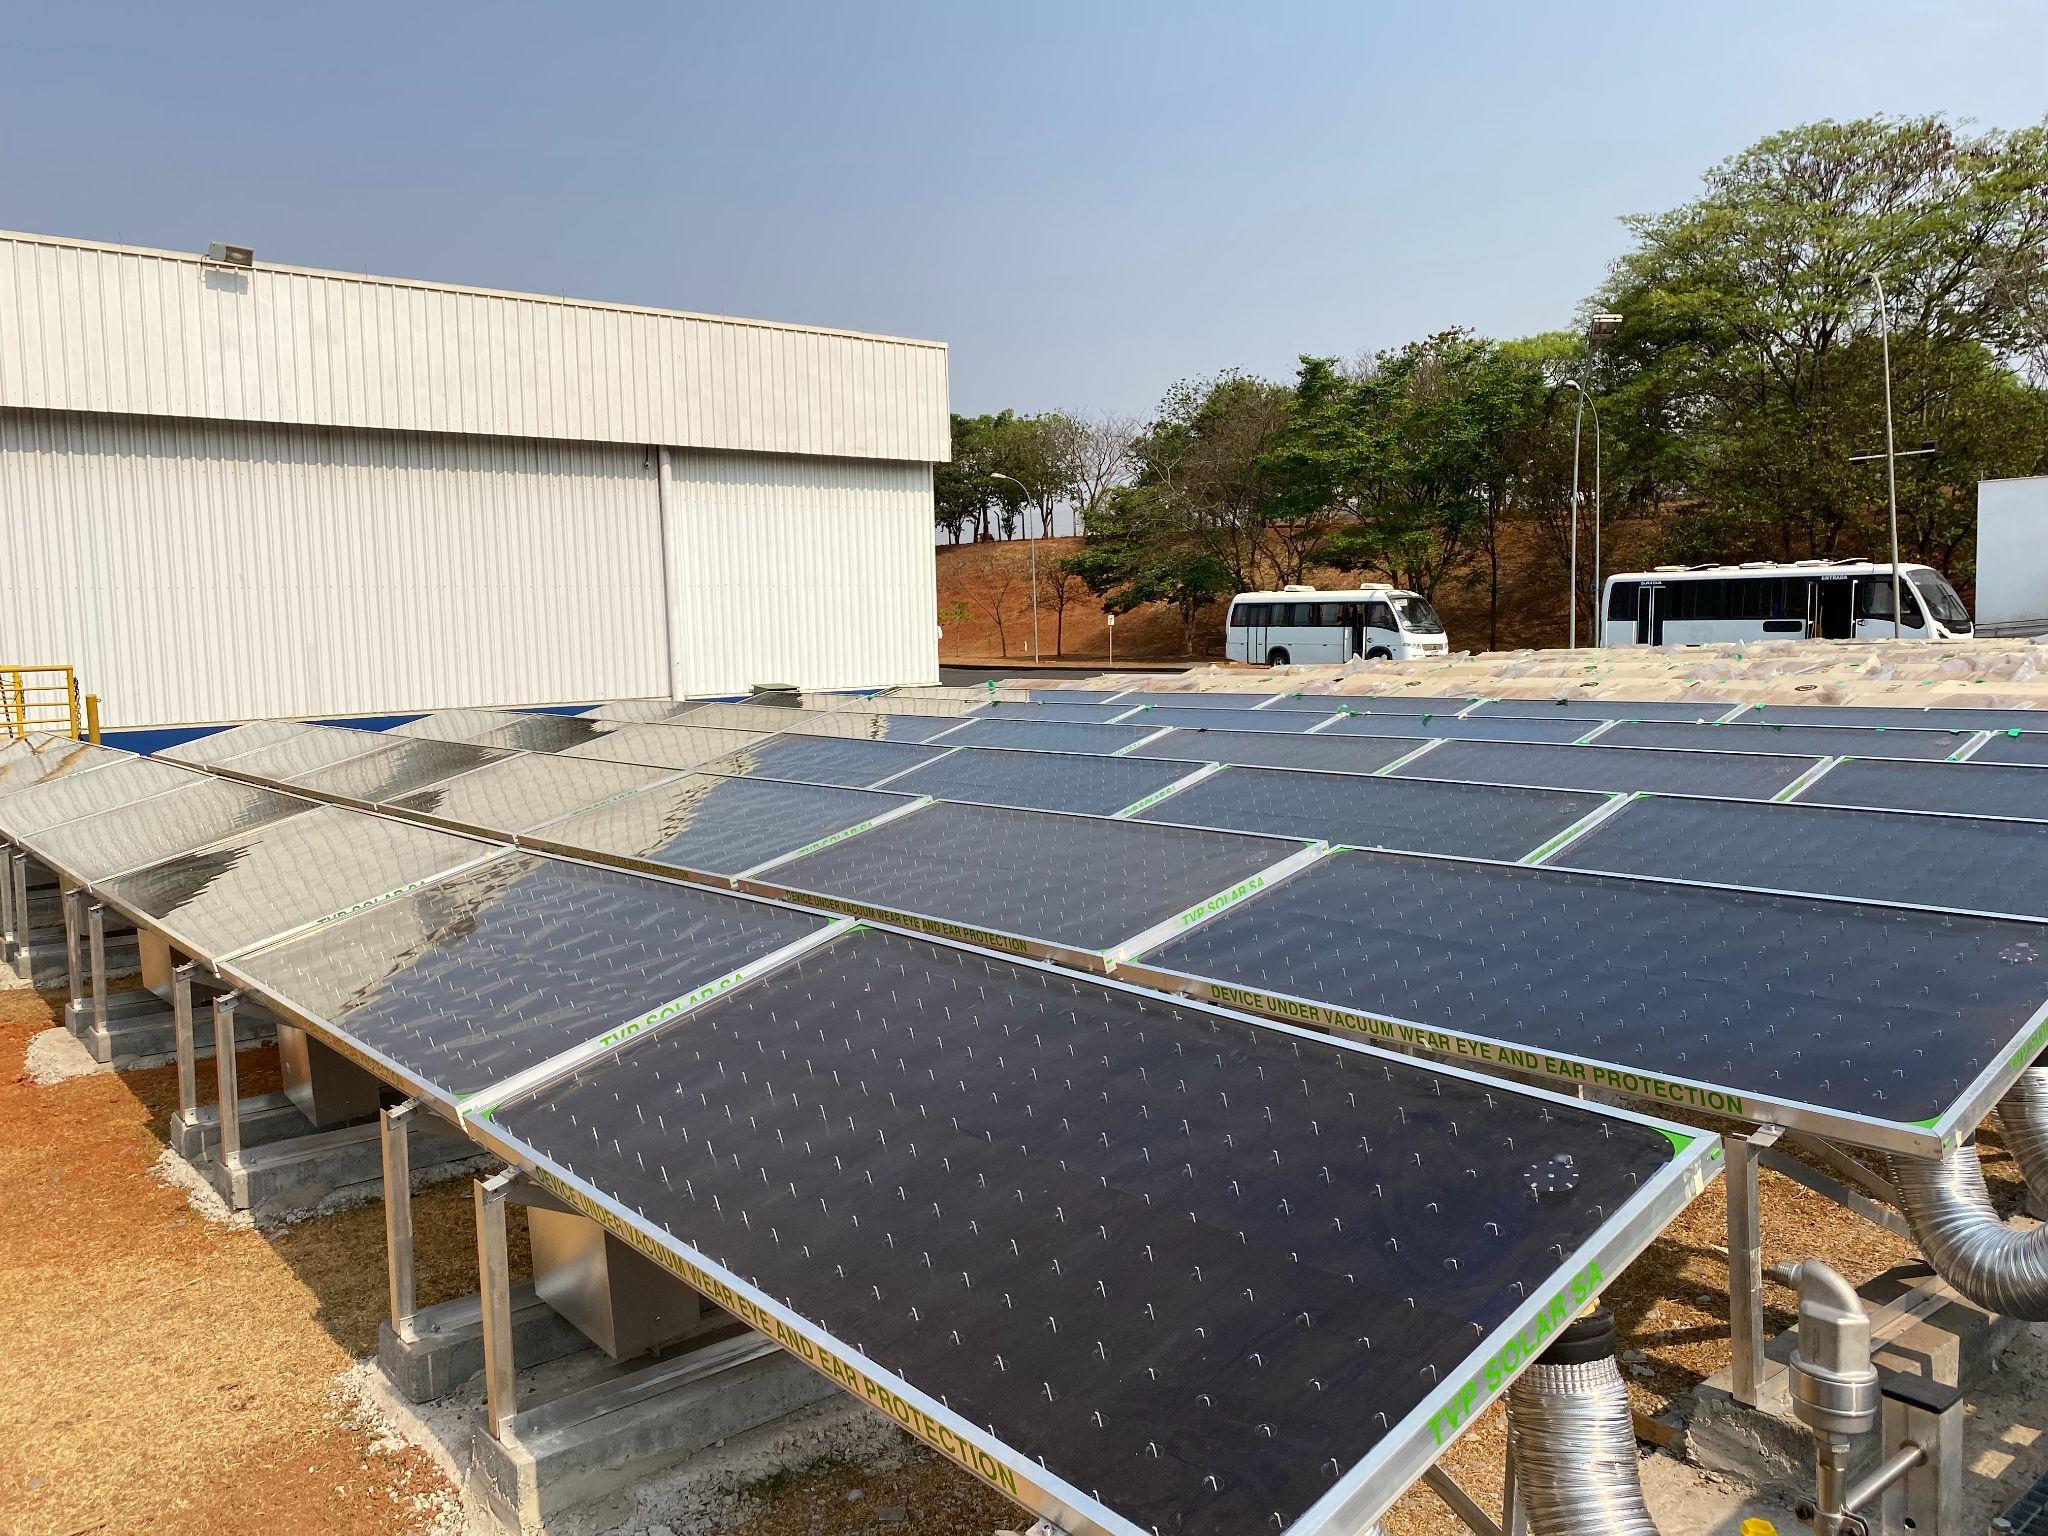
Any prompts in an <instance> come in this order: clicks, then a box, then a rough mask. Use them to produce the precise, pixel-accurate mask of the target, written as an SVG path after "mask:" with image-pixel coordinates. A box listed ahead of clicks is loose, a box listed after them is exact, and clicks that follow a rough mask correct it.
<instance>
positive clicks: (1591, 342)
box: [1559, 310, 1622, 650]
mask: <svg viewBox="0 0 2048 1536" xmlns="http://www.w3.org/2000/svg"><path fill="white" fill-rule="evenodd" d="M1621 322H1622V317H1621V316H1620V315H1617V314H1613V313H1610V312H1607V311H1604V310H1603V311H1602V312H1601V313H1599V314H1597V315H1595V316H1593V318H1592V320H1591V321H1590V322H1588V324H1587V326H1586V361H1587V363H1588V364H1589V365H1590V364H1591V363H1592V361H1593V352H1594V350H1595V349H1596V348H1597V347H1598V346H1599V344H1600V343H1601V342H1602V341H1604V340H1605V339H1606V338H1607V337H1609V336H1612V335H1613V334H1614V333H1615V332H1616V331H1618V330H1620V329H1621ZM1559 387H1560V388H1566V387H1569V388H1571V389H1573V390H1576V391H1577V392H1578V396H1579V403H1578V408H1577V409H1576V410H1575V411H1573V413H1572V534H1571V578H1570V580H1571V593H1570V601H1571V612H1570V616H1569V618H1568V619H1567V621H1566V635H1567V638H1566V644H1567V645H1569V646H1570V647H1571V649H1573V650H1577V649H1578V648H1579V443H1580V439H1581V437H1582V435H1583V432H1584V428H1585V418H1586V407H1587V406H1588V405H1592V406H1593V604H1594V615H1595V623H1596V624H1597V623H1598V614H1599V603H1600V407H1599V406H1598V405H1597V404H1594V403H1593V398H1592V396H1591V395H1590V394H1589V393H1588V392H1587V389H1586V386H1585V385H1584V384H1581V383H1580V382H1579V381H1578V380H1577V379H1566V380H1565V381H1564V383H1563V384H1562V385H1560V386H1559ZM1594 632H1595V633H1596V634H1597V633H1598V630H1597V629H1596V630H1595V631H1594Z"/></svg>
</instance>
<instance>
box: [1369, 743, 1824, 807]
mask: <svg viewBox="0 0 2048 1536" xmlns="http://www.w3.org/2000/svg"><path fill="white" fill-rule="evenodd" d="M1819 766H1820V759H1819V758H1811V757H1777V756H1773V755H1770V754H1765V753H1744V752H1671V751H1664V752H1652V751H1632V750H1630V749H1629V748H1627V747H1602V746H1597V745H1596V746H1590V747H1559V746H1544V745H1541V744H1538V743H1535V742H1519V741H1447V742H1445V743H1444V744H1443V745H1442V746H1440V747H1436V748H1434V749H1433V750H1431V751H1429V752H1425V753H1424V754H1423V755H1422V756H1421V757H1418V758H1416V759H1415V761H1414V762H1412V763H1406V764H1404V765H1402V766H1401V767H1399V768H1396V769H1395V770H1394V777H1396V778H1407V779H1461V780H1464V781H1466V782H1468V783H1474V784H1528V785H1534V786H1537V787H1540V788H1549V789H1596V790H1609V791H1613V790H1629V789H1636V790H1645V791H1650V792H1655V793H1659V794H1667V795H1718V796H1720V797H1722V798H1723V799H1728V800H1768V799H1770V798H1771V797H1772V796H1773V795H1775V794H1777V793H1779V792H1780V791H1781V790H1784V789H1786V788H1787V787H1789V786H1790V785H1791V783H1792V781H1793V780H1794V779H1796V778H1798V777H1799V776H1800V775H1801V774H1802V773H1805V772H1807V771H1808V770H1810V769H1813V768H1817V767H1819Z"/></svg>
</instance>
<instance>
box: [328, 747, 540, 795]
mask: <svg viewBox="0 0 2048 1536" xmlns="http://www.w3.org/2000/svg"><path fill="white" fill-rule="evenodd" d="M511 755H512V754H511V753H510V752H509V751H507V750H505V749H503V748H498V747H475V746H471V745H469V744H468V743H467V742H460V741H428V740H426V739H424V738H421V737H410V738H407V739H406V740H404V741H394V742H392V743H391V744H390V745H389V746H383V747H379V748H377V750H376V751H374V752H365V753H363V754H362V755H361V756H360V757H352V758H349V759H348V760H347V761H345V762H339V763H335V764H332V765H331V766H329V767H326V768H319V769H315V770H314V771H313V772H311V773H302V774H297V775H295V776H294V777H293V778H292V779H291V780H290V781H289V782H290V783H292V784H293V785H295V786H296V787H298V788H300V789H306V790H312V791H315V792H317V793H319V794H325V795H339V796H341V797H343V798H344V799H348V800H366V801H371V802H375V801H379V800H395V799H397V798H398V797H399V796H400V795H407V794H411V793H412V792H413V791H414V790H416V789H419V788H420V787H422V786H423V785H427V784H433V783H436V782H438V781H440V780H442V779H445V778H448V777H450V776H452V775H454V774H458V773H467V772H468V771H469V770H470V769H472V768H481V767H483V766H484V765H485V764H486V763H495V762H499V761H501V760H502V759H504V758H507V757H510V756H511Z"/></svg>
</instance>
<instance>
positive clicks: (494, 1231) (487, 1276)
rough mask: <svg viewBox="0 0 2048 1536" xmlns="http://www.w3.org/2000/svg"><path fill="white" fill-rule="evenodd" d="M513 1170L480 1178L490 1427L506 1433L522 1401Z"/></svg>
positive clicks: (479, 1249) (480, 1272)
mask: <svg viewBox="0 0 2048 1536" xmlns="http://www.w3.org/2000/svg"><path fill="white" fill-rule="evenodd" d="M515 1177H517V1175H515V1174H514V1173H513V1172H512V1170H511V1169H509V1168H508V1169H506V1170H505V1171H504V1172H503V1173H499V1174H494V1175H493V1176H492V1177H490V1178H488V1179H478V1180H477V1181H476V1268H477V1277H478V1279H479V1280H480V1281H481V1282H482V1284H481V1286H480V1291H481V1293H482V1301H483V1331H484V1428H486V1429H487V1430H489V1431H490V1434H491V1438H492V1439H494V1440H502V1439H504V1438H505V1427H506V1425H507V1424H509V1423H510V1422H511V1419H512V1413H513V1409H514V1407H515V1406H516V1402H515V1392H516V1387H517V1366H516V1365H515V1364H514V1362H513V1359H512V1264H511V1259H510V1258H509V1257H508V1255H507V1253H506V1245H505V1190H506V1187H507V1186H508V1185H510V1184H511V1183H512V1181H513V1179H514V1178H515Z"/></svg>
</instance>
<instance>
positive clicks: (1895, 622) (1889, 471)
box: [1862, 272, 1905, 640]
mask: <svg viewBox="0 0 2048 1536" xmlns="http://www.w3.org/2000/svg"><path fill="white" fill-rule="evenodd" d="M1862 280H1863V281H1864V282H1866V283H1868V284H1870V286H1871V287H1873V288H1875V289H1876V290H1877V335H1878V340H1879V341H1880V342H1881V343H1882V345H1883V347H1884V477H1885V485H1886V490H1887V492H1888V493H1889V495H1890V498H1891V507H1892V638H1893V639H1894V640H1896V639H1898V638H1899V599H1900V598H1901V597H1903V596H1904V595H1905V594H1904V593H1902V592H1901V591H1900V590H1899V456H1898V453H1897V452H1896V450H1894V448H1893V447H1892V314H1891V306H1890V305H1888V304H1886V303H1885V297H1884V281H1883V279H1881V278H1880V277H1879V276H1878V275H1877V273H1875V272H1866V273H1864V274H1863V278H1862Z"/></svg>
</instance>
